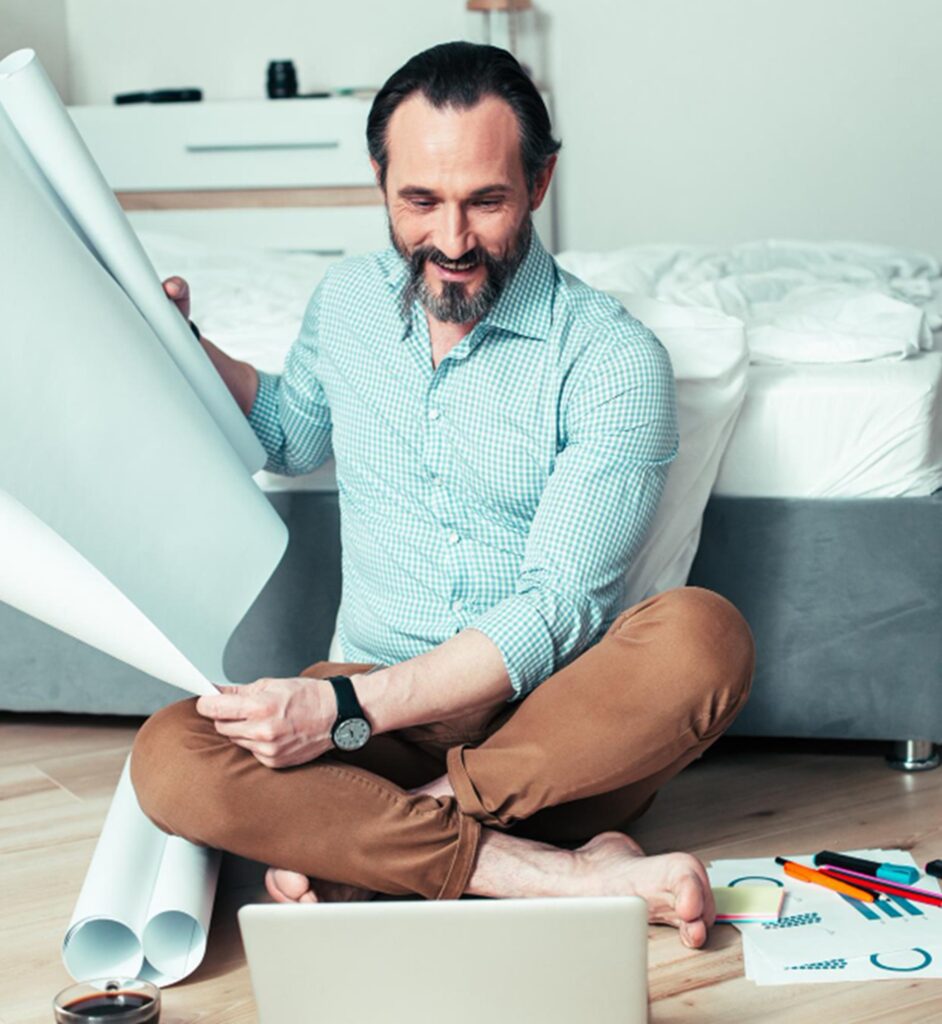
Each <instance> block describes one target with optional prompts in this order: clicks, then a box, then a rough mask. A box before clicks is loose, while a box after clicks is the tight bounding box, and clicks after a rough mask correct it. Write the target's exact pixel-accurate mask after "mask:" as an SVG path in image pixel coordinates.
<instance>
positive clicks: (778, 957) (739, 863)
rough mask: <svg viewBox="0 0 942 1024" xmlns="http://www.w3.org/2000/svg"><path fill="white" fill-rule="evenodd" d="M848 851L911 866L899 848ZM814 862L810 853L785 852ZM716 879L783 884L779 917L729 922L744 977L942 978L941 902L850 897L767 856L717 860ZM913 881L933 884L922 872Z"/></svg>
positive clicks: (785, 980)
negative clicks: (739, 941) (739, 946)
mask: <svg viewBox="0 0 942 1024" xmlns="http://www.w3.org/2000/svg"><path fill="white" fill-rule="evenodd" d="M844 852H847V853H849V854H850V855H851V856H853V857H864V858H866V859H868V860H876V861H880V862H881V863H884V862H891V863H893V864H908V865H910V866H912V867H916V866H917V865H916V862H915V861H914V860H913V858H912V855H911V854H909V853H907V852H906V851H905V850H850V851H844ZM788 859H790V860H794V861H796V862H797V863H799V864H805V865H807V866H808V867H813V866H814V863H813V857H810V856H798V857H790V858H788ZM707 873H708V874H709V876H710V884H711V885H714V886H734V887H735V886H750V887H751V886H758V885H768V886H771V887H773V888H776V889H779V890H785V901H784V904H783V906H782V910H781V914H780V915H779V918H778V920H777V921H765V922H760V923H754V924H743V923H735V927H737V928H738V929H739V931H741V932H742V937H743V958H744V960H745V967H746V977H747V978H749V979H750V980H752V981H754V982H756V984H758V985H795V984H807V983H809V982H827V981H879V980H887V979H892V978H896V979H899V978H907V977H912V978H942V910H939V909H937V908H935V907H931V906H928V905H927V904H924V903H916V902H914V901H912V900H907V899H904V898H902V897H897V896H891V897H888V898H887V899H886V900H880V901H878V902H876V903H864V902H862V901H861V900H855V899H851V898H850V897H848V896H842V895H840V894H839V893H836V892H834V891H832V890H831V889H826V888H824V887H823V886H819V885H813V884H811V883H809V882H801V881H798V880H797V879H794V878H791V877H789V876H788V875H786V874H785V872H784V870H783V868H782V867H781V866H780V865H779V864H776V863H775V859H774V858H773V857H758V858H751V859H749V860H719V861H715V862H714V863H713V864H711V865H710V866H709V867H708V869H707ZM917 884H918V886H919V887H921V888H925V889H932V890H937V889H938V885H937V883H936V882H935V880H933V879H931V878H928V877H924V878H922V879H921V880H920V882H918V883H917Z"/></svg>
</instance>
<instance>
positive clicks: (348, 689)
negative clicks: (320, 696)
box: [328, 676, 373, 750]
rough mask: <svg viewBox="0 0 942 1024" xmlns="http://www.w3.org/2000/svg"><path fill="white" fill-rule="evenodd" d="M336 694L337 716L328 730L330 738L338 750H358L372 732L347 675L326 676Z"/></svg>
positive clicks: (363, 745) (364, 744)
mask: <svg viewBox="0 0 942 1024" xmlns="http://www.w3.org/2000/svg"><path fill="white" fill-rule="evenodd" d="M328 682H329V683H330V684H331V685H332V686H333V688H334V693H335V694H336V696H337V718H336V719H335V721H334V725H333V728H332V729H331V732H330V738H331V739H332V740H333V741H334V746H335V747H337V749H338V750H359V749H360V748H361V747H365V746H366V741H367V740H368V739H369V738H370V736H371V735H372V733H373V729H372V726H371V725H370V723H369V721H368V720H367V717H366V714H365V713H364V711H363V708H362V707H361V706H360V702H359V701H358V700H357V695H356V691H355V690H354V689H353V683H351V682H350V679H349V677H348V676H328Z"/></svg>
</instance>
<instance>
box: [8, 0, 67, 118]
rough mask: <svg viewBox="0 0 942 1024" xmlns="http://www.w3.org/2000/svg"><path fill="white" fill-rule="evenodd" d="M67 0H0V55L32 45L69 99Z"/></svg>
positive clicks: (54, 80)
mask: <svg viewBox="0 0 942 1024" xmlns="http://www.w3.org/2000/svg"><path fill="white" fill-rule="evenodd" d="M65 3H66V0H0V58H3V57H6V55H7V54H8V53H12V52H13V51H14V50H20V49H22V48H23V47H27V46H29V47H32V48H33V49H34V50H35V51H36V52H37V53H38V54H39V57H40V59H41V60H42V62H43V65H44V66H45V68H46V70H47V71H48V72H49V77H50V78H51V79H52V80H53V82H54V83H55V86H56V88H57V89H58V90H59V93H60V95H62V96H63V97H65V99H66V100H68V99H69V67H68V58H67V55H66V8H65Z"/></svg>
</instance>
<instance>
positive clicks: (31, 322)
mask: <svg viewBox="0 0 942 1024" xmlns="http://www.w3.org/2000/svg"><path fill="white" fill-rule="evenodd" d="M0 238H2V244H0V309H2V310H3V320H4V323H3V331H2V333H0V377H2V379H3V381H4V385H5V386H4V401H3V403H0V600H3V601H6V602H8V603H10V604H12V605H14V606H16V607H18V608H20V609H21V610H22V611H25V612H27V613H28V614H31V615H33V616H35V617H36V618H39V619H42V620H43V621H45V622H48V623H50V624H51V625H54V626H56V627H58V628H60V629H64V630H66V631H67V632H69V633H71V634H72V635H73V636H75V637H77V638H78V639H80V640H83V641H85V642H87V643H90V644H93V645H94V646H96V647H99V648H100V649H102V650H104V651H106V652H107V653H109V654H112V655H113V656H115V657H118V658H121V659H122V660H124V661H126V662H128V663H129V664H131V665H134V666H135V667H137V668H140V669H142V670H143V671H145V672H148V673H150V674H151V675H153V676H155V677H157V678H159V679H163V680H165V681H166V682H169V683H171V684H173V685H175V686H180V687H183V688H185V689H187V690H190V691H192V692H196V693H205V692H211V691H212V690H213V689H214V684H218V683H220V682H223V681H225V678H226V677H225V674H224V672H223V667H222V658H223V652H224V649H225V646H226V643H227V642H228V640H229V637H230V636H231V635H232V632H233V631H234V629H235V627H236V625H237V624H238V623H239V621H240V620H241V619H242V618H243V616H244V615H245V613H246V611H247V610H248V608H249V606H250V605H251V603H252V602H253V601H254V600H255V598H256V597H257V596H258V593H259V592H260V590H261V589H262V587H263V586H264V584H265V582H266V581H267V580H268V578H269V577H270V575H271V573H272V572H273V570H274V568H275V566H276V565H277V564H278V561H279V559H280V558H281V555H282V554H283V552H284V548H285V545H286V543H287V532H286V530H285V528H284V525H283V524H282V523H281V520H280V519H279V518H278V516H277V515H276V514H275V512H274V511H273V509H272V508H271V506H270V504H269V503H268V501H267V499H266V498H265V496H264V494H263V493H262V492H261V491H260V490H259V488H258V487H257V485H256V484H255V483H254V481H253V480H252V478H251V475H250V474H251V472H252V471H254V470H257V469H258V468H259V467H260V465H261V464H262V461H263V456H262V454H261V452H262V449H261V447H260V445H259V444H258V442H257V441H256V440H255V438H254V435H252V432H251V430H250V428H249V427H248V425H247V423H246V422H245V417H244V416H243V415H242V413H241V412H240V410H239V409H238V407H237V406H236V404H235V402H234V401H233V399H232V398H231V396H230V395H229V392H228V391H227V390H226V388H225V386H224V385H223V384H222V382H221V380H220V379H219V377H218V375H217V374H216V371H215V370H214V369H213V368H212V365H211V364H210V363H209V360H208V359H207V358H206V356H205V355H204V353H203V351H202V348H201V347H200V346H199V345H198V344H196V343H195V342H194V339H193V336H192V334H191V333H190V332H189V330H188V329H187V327H186V324H185V323H184V321H183V319H182V318H181V317H180V316H179V314H178V313H177V311H176V310H175V309H174V308H173V306H172V304H171V303H170V302H169V300H167V298H166V296H164V295H163V292H162V290H161V287H160V282H159V280H158V278H157V276H156V274H155V273H154V271H153V269H152V267H151V265H150V262H149V261H148V259H147V257H146V256H145V255H144V253H143V249H142V248H141V246H140V244H139V242H138V241H137V238H136V236H135V235H134V233H133V231H132V229H131V228H130V225H129V224H128V222H127V219H126V218H125V217H124V214H123V212H122V211H121V209H120V207H119V206H118V205H117V203H116V202H115V200H114V197H113V196H112V195H111V193H110V191H109V190H108V187H107V184H106V183H105V182H104V179H103V178H102V177H101V174H100V172H99V171H98V168H97V167H96V166H95V164H94V162H93V161H92V159H91V157H90V156H89V155H88V152H87V150H86V149H85V147H84V144H83V143H82V141H81V139H80V138H79V136H78V134H77V133H76V131H75V129H74V127H73V126H72V123H71V120H70V119H69V117H68V114H67V113H66V111H65V109H64V108H63V107H62V105H61V103H60V102H59V99H58V97H57V95H56V93H55V91H54V89H53V87H52V85H51V84H50V83H49V80H48V78H47V77H46V75H45V72H44V71H43V69H42V67H41V65H40V64H39V62H38V61H37V60H36V58H35V56H34V55H33V54H32V53H31V52H30V51H20V52H19V53H16V54H13V55H12V56H11V57H9V58H7V59H6V60H4V61H0ZM217 399H218V400H217ZM246 438H248V440H247V441H246ZM103 460H107V461H108V462H109V463H111V464H112V465H115V464H116V465H119V466H120V467H121V472H120V474H113V475H109V480H108V481H104V482H103V480H102V478H101V476H100V474H99V473H98V472H97V469H98V467H99V466H100V464H101V462H102V461H103ZM91 481H94V485H93V484H92V483H91Z"/></svg>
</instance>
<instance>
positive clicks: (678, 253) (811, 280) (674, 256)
mask: <svg viewBox="0 0 942 1024" xmlns="http://www.w3.org/2000/svg"><path fill="white" fill-rule="evenodd" d="M558 259H559V261H560V263H562V265H563V266H565V267H566V268H567V269H568V270H570V271H571V272H572V273H574V274H575V275H576V276H577V277H581V278H582V279H583V280H584V281H587V282H588V283H589V284H591V285H593V286H594V287H596V288H601V289H603V290H605V291H616V292H622V293H627V294H632V293H633V294H637V295H647V296H651V297H653V298H658V299H661V300H663V301H665V302H672V303H676V304H678V305H681V306H705V307H707V308H710V309H718V310H721V311H722V312H724V313H726V314H727V315H729V316H735V317H737V318H738V319H740V320H742V321H743V323H744V324H745V325H746V339H747V341H748V343H749V350H750V357H751V360H752V362H755V363H782V362H788V363H792V362H802V363H837V362H859V361H864V360H869V359H881V358H887V357H890V358H905V357H906V356H909V355H913V354H915V353H916V352H918V351H919V350H920V349H929V348H931V347H932V332H933V331H935V330H939V329H940V328H942V269H940V266H939V263H938V261H937V260H935V259H933V258H932V257H931V256H928V255H926V254H925V253H919V252H909V251H906V250H899V249H892V248H890V247H888V246H882V245H867V244H863V243H856V242H828V243H825V242H820V243H814V242H788V241H763V242H749V243H744V244H742V245H733V246H728V247H725V248H716V247H711V246H704V245H696V246H692V245H641V246H632V247H630V248H626V249H619V250H616V251H614V252H604V253H584V252H568V253H561V254H560V256H559V257H558Z"/></svg>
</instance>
